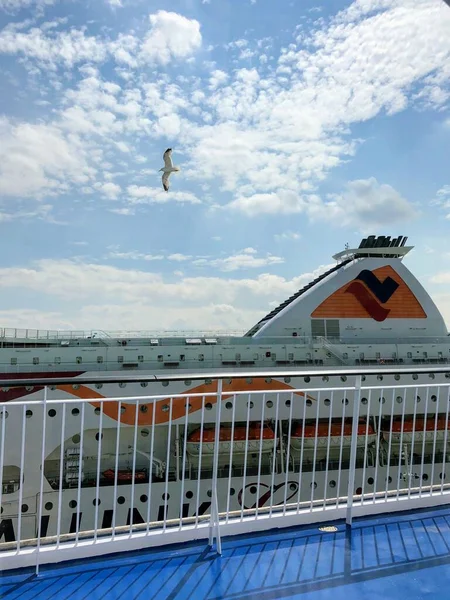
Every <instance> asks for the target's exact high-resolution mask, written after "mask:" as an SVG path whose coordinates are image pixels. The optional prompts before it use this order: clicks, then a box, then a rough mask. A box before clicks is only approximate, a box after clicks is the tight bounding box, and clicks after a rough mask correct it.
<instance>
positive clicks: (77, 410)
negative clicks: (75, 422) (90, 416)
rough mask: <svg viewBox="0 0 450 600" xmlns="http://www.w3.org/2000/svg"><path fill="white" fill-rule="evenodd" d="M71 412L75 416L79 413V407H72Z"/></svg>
mask: <svg viewBox="0 0 450 600" xmlns="http://www.w3.org/2000/svg"><path fill="white" fill-rule="evenodd" d="M72 414H73V416H74V417H76V416H77V415H79V414H80V409H79V408H72Z"/></svg>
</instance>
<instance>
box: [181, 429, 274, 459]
mask: <svg viewBox="0 0 450 600" xmlns="http://www.w3.org/2000/svg"><path fill="white" fill-rule="evenodd" d="M200 434H201V430H200V428H199V429H195V430H194V431H193V432H192V433H191V434H190V435H189V436H188V438H187V440H186V450H187V451H188V452H189V454H192V455H193V456H198V455H199V454H200V445H201V449H202V454H213V453H214V445H215V430H214V429H204V430H203V435H202V436H201V437H200ZM231 434H232V428H231V425H230V426H226V427H221V428H220V434H219V454H225V453H228V454H230V449H231V444H233V454H243V453H244V452H245V448H246V447H247V452H252V453H253V452H258V453H259V451H260V449H261V452H271V451H272V450H273V446H274V438H275V433H274V432H273V430H272V429H271V428H270V427H269V426H268V425H264V427H263V428H262V431H261V424H260V423H250V424H249V427H248V435H247V425H235V427H234V431H233V440H232V439H231ZM261 438H262V440H261Z"/></svg>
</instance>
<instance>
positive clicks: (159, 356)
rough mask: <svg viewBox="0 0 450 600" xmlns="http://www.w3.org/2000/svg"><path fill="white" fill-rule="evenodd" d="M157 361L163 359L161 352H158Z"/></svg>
mask: <svg viewBox="0 0 450 600" xmlns="http://www.w3.org/2000/svg"><path fill="white" fill-rule="evenodd" d="M158 361H159V362H162V361H163V355H162V354H158Z"/></svg>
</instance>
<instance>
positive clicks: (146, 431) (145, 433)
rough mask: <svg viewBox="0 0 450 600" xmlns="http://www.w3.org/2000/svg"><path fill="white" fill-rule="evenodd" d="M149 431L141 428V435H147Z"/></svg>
mask: <svg viewBox="0 0 450 600" xmlns="http://www.w3.org/2000/svg"><path fill="white" fill-rule="evenodd" d="M149 433H150V431H149V430H148V429H141V435H142V437H147V436H148V434H149Z"/></svg>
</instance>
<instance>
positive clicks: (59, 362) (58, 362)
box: [55, 356, 61, 365]
mask: <svg viewBox="0 0 450 600" xmlns="http://www.w3.org/2000/svg"><path fill="white" fill-rule="evenodd" d="M55 364H56V365H60V364H61V357H60V356H55Z"/></svg>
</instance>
